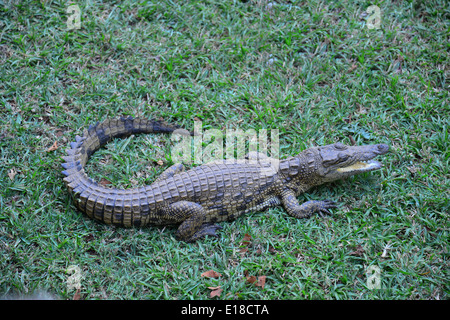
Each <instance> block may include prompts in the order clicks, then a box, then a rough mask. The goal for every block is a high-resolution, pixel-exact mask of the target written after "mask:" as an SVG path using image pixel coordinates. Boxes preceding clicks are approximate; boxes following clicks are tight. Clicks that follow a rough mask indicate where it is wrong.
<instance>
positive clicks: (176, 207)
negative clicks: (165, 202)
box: [164, 201, 222, 242]
mask: <svg viewBox="0 0 450 320" xmlns="http://www.w3.org/2000/svg"><path fill="white" fill-rule="evenodd" d="M164 211H165V212H164V213H165V214H167V215H168V216H170V218H171V219H174V220H175V221H177V222H181V224H180V226H179V227H178V230H177V235H176V236H177V238H178V239H179V240H183V241H186V242H193V241H196V240H198V239H200V238H202V237H205V236H214V237H218V235H217V234H216V230H217V229H221V228H222V227H220V226H219V225H217V224H212V223H209V222H206V212H205V209H204V208H203V207H202V206H201V205H199V204H198V203H195V202H190V201H178V202H174V203H172V204H171V205H169V207H167V208H166V209H164Z"/></svg>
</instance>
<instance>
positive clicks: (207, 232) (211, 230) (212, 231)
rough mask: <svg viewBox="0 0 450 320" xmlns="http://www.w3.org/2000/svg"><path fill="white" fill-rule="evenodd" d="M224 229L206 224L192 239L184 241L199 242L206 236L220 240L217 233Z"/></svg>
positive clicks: (216, 225)
mask: <svg viewBox="0 0 450 320" xmlns="http://www.w3.org/2000/svg"><path fill="white" fill-rule="evenodd" d="M219 229H222V227H221V226H219V225H218V224H212V223H206V224H204V225H202V226H201V227H200V229H199V230H197V231H196V232H195V233H194V234H193V235H192V236H191V237H189V238H188V239H183V240H185V241H186V242H193V241H197V240H198V239H200V238H204V237H205V236H212V237H216V238H218V237H219V235H218V234H217V233H216V230H219Z"/></svg>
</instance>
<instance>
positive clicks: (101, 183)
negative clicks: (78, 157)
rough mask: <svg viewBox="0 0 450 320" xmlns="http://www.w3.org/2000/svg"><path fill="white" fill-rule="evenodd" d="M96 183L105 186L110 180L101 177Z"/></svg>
mask: <svg viewBox="0 0 450 320" xmlns="http://www.w3.org/2000/svg"><path fill="white" fill-rule="evenodd" d="M98 184H99V185H102V186H107V185H109V184H112V182H111V181H108V180H106V179H105V178H101V179H100V181H99V182H98Z"/></svg>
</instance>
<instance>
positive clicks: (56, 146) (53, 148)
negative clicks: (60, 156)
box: [47, 141, 58, 152]
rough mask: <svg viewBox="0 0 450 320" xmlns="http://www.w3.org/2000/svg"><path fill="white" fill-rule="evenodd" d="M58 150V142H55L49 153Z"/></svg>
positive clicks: (48, 150)
mask: <svg viewBox="0 0 450 320" xmlns="http://www.w3.org/2000/svg"><path fill="white" fill-rule="evenodd" d="M56 149H58V142H56V141H55V142H54V143H53V144H52V146H51V147H50V148H48V149H47V152H50V151H55V150H56Z"/></svg>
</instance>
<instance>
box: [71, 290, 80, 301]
mask: <svg viewBox="0 0 450 320" xmlns="http://www.w3.org/2000/svg"><path fill="white" fill-rule="evenodd" d="M80 299H81V295H80V289H77V291H76V292H75V294H74V295H73V299H72V300H80Z"/></svg>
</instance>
